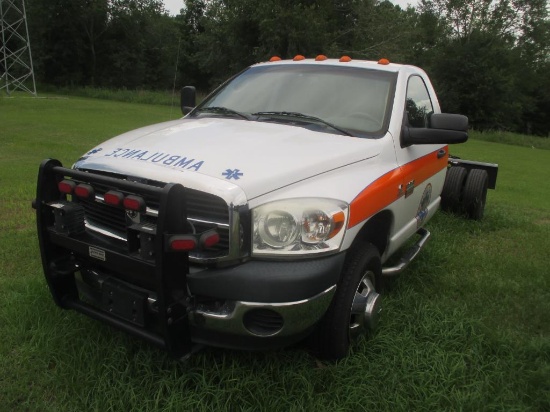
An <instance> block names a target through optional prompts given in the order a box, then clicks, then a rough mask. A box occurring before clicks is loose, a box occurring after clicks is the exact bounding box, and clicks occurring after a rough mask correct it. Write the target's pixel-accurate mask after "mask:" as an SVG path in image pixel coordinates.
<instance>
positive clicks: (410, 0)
mask: <svg viewBox="0 0 550 412" xmlns="http://www.w3.org/2000/svg"><path fill="white" fill-rule="evenodd" d="M163 1H164V7H165V8H166V10H168V11H169V12H170V14H171V15H173V16H175V15H176V14H179V12H180V9H182V8H183V0H163ZM390 1H391V2H392V3H394V4H399V5H400V6H401V8H403V9H404V8H406V7H407V4H411V5H413V6H414V5H416V4H417V3H418V0H390Z"/></svg>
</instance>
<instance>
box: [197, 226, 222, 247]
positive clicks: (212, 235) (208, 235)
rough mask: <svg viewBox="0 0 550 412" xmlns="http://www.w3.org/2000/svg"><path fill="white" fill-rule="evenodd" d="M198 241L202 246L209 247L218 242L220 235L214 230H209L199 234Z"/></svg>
mask: <svg viewBox="0 0 550 412" xmlns="http://www.w3.org/2000/svg"><path fill="white" fill-rule="evenodd" d="M199 242H200V245H201V247H202V248H209V247H212V246H214V245H217V244H218V243H219V242H220V235H219V233H218V232H216V231H215V230H209V231H208V232H205V233H203V234H202V235H201V237H200V239H199Z"/></svg>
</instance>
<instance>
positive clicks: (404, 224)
mask: <svg viewBox="0 0 550 412" xmlns="http://www.w3.org/2000/svg"><path fill="white" fill-rule="evenodd" d="M434 100H435V98H434ZM434 106H435V107H437V110H439V106H438V103H437V101H436V100H435V101H432V99H431V98H430V93H429V91H428V87H427V86H426V84H425V82H424V80H423V79H422V77H421V76H419V75H411V76H410V77H409V79H408V83H407V94H406V99H405V107H404V114H403V122H405V124H406V125H408V127H427V126H428V120H429V116H430V115H431V114H432V113H434ZM394 139H395V141H394V144H395V148H396V155H397V162H398V164H399V166H400V168H401V176H402V182H401V187H400V194H401V195H402V196H403V197H404V200H403V201H402V203H401V205H402V207H403V209H402V211H401V213H400V214H399V216H398V217H397V219H399V220H401V221H400V222H396V223H398V226H397V227H399V228H403V229H402V230H401V233H399V234H398V235H399V237H402V238H408V237H409V236H411V235H412V234H413V233H414V232H415V231H416V230H417V229H418V228H419V227H421V226H422V225H423V224H424V222H426V221H427V220H428V218H429V217H430V216H431V215H433V213H435V211H436V210H437V206H438V204H439V195H440V193H441V190H442V188H443V183H444V181H445V173H446V166H447V157H448V149H447V146H443V145H432V144H430V145H411V146H407V147H402V146H401V142H400V136H394Z"/></svg>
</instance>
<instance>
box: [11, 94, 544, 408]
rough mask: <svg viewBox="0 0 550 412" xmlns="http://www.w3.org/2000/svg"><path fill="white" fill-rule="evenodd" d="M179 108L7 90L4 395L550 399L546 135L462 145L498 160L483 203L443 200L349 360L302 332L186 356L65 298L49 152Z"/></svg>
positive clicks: (347, 404)
mask: <svg viewBox="0 0 550 412" xmlns="http://www.w3.org/2000/svg"><path fill="white" fill-rule="evenodd" d="M178 115H179V114H178V113H175V112H174V110H172V109H170V108H169V107H165V106H150V105H140V104H127V103H117V102H110V101H100V100H92V99H84V98H69V99H28V98H13V99H5V98H0V148H1V149H0V213H1V216H2V219H1V220H0V291H1V292H2V295H1V297H0V410H6V411H12V410H14V411H27V410H28V411H88V410H94V411H129V410H132V411H140V410H142V411H153V410H173V411H184V410H189V411H191V410H192V411H201V410H204V411H211V410H243V411H259V410H265V411H272V410H281V411H289V410H290V411H292V410H296V411H299V410H317V411H319V410H330V411H335V410H342V411H346V410H355V411H362V410H374V411H378V410H387V411H408V410H434V411H439V410H466V411H479V410H491V411H492V410H503V411H544V410H550V321H549V320H550V269H549V268H550V254H549V251H550V202H549V200H550V167H549V164H550V151H549V150H540V149H536V148H531V147H518V146H511V145H504V144H498V143H492V142H487V141H480V140H471V141H470V142H468V143H467V144H465V145H461V146H456V147H453V148H452V151H451V152H452V153H453V154H455V155H458V156H461V157H464V158H468V159H473V160H482V161H489V162H494V163H498V164H499V165H500V171H499V179H498V182H497V190H496V191H491V192H490V193H489V196H488V205H487V209H486V217H485V219H484V220H483V221H482V222H471V221H466V220H463V219H461V218H458V217H454V216H450V215H445V214H443V213H439V214H438V215H436V217H435V218H434V220H432V221H431V222H430V224H429V229H430V230H431V231H432V240H431V242H430V244H429V246H428V247H427V249H426V251H425V252H423V253H422V254H421V255H420V256H419V258H418V259H417V261H415V262H414V263H413V265H412V266H411V268H409V269H408V270H407V271H406V273H405V274H404V275H403V276H402V277H401V278H400V279H399V280H398V281H397V282H395V284H394V285H393V288H392V289H391V290H390V291H389V292H388V293H387V294H386V295H385V296H384V298H383V302H384V317H383V320H382V321H381V325H380V328H379V330H378V331H377V333H376V334H374V336H371V337H370V338H368V339H364V340H362V341H361V342H359V344H358V345H357V346H356V347H355V348H354V351H353V353H352V354H351V355H350V356H349V357H348V358H346V359H344V360H343V361H341V362H340V363H338V364H330V363H321V362H319V361H317V360H316V359H315V358H313V357H312V356H311V355H310V354H309V353H308V352H307V351H306V350H305V349H303V348H300V347H299V348H291V349H287V350H281V351H272V352H265V353H250V352H236V351H227V350H219V349H205V350H203V351H202V352H200V353H198V354H197V355H195V356H194V357H192V358H191V359H190V360H188V361H187V362H177V361H173V360H172V359H170V358H169V357H167V356H166V355H165V354H164V353H162V352H160V351H158V350H156V349H154V348H152V347H150V346H148V345H147V344H145V343H142V342H140V341H137V340H135V339H132V338H130V337H128V336H126V335H124V334H122V333H119V332H114V331H113V330H111V329H110V328H108V327H106V326H103V325H101V324H99V323H97V322H95V321H93V320H90V319H88V318H86V317H84V316H81V315H78V314H76V313H74V312H71V311H62V310H60V309H58V308H57V307H56V306H55V305H54V304H53V301H52V299H51V298H50V295H49V292H48V290H47V288H46V285H45V281H44V278H43V275H42V269H41V264H40V260H39V253H38V247H37V241H36V233H35V225H34V214H33V211H32V209H31V207H30V205H31V199H32V198H33V197H34V191H35V180H36V174H37V170H38V164H39V163H40V161H41V160H42V159H44V158H46V157H57V158H59V159H60V160H61V161H62V162H63V164H65V165H70V164H71V162H72V161H73V160H74V159H76V158H78V157H79V156H80V155H81V154H82V153H84V152H85V151H86V150H88V149H89V148H90V147H92V146H94V145H96V144H97V143H99V142H101V141H103V140H104V139H106V138H108V137H110V136H112V135H115V134H118V133H120V132H122V131H125V130H128V129H132V128H135V127H138V126H140V125H145V124H149V123H153V122H157V121H161V120H168V119H170V118H175V117H177V116H178ZM516 139H519V137H516Z"/></svg>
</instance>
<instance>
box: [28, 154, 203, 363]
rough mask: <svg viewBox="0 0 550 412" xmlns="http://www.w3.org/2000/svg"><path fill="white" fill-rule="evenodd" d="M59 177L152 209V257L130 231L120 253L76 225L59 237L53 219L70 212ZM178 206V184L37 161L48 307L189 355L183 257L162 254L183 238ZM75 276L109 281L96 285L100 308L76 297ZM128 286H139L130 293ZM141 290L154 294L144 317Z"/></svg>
mask: <svg viewBox="0 0 550 412" xmlns="http://www.w3.org/2000/svg"><path fill="white" fill-rule="evenodd" d="M66 178H70V179H73V180H74V181H77V182H82V183H85V184H88V185H91V186H92V187H93V186H94V185H95V184H99V185H107V186H109V187H110V188H113V189H115V190H119V191H121V192H124V193H127V194H134V195H139V196H143V197H144V198H146V199H150V200H153V201H155V202H158V205H159V214H158V215H159V217H158V221H157V227H156V234H155V235H154V236H152V237H149V238H150V239H153V240H152V242H151V243H150V244H149V245H148V247H149V248H150V250H151V256H149V257H144V256H143V254H141V253H140V252H139V249H138V247H139V242H140V240H139V238H140V236H139V232H138V231H136V232H132V233H130V232H131V230H130V228H129V229H128V232H129V236H134V237H135V238H136V240H135V241H134V242H130V239H129V241H128V242H127V244H128V245H127V246H125V247H124V245H118V247H115V248H113V247H111V246H112V245H111V244H110V243H107V242H106V241H104V243H103V245H104V247H102V244H101V243H98V237H97V236H94V235H93V234H91V233H88V232H87V231H86V230H83V227H84V222H83V221H82V222H78V225H77V226H79V227H81V228H82V229H80V230H79V229H76V230H72V229H69V230H60V224H59V222H56V218H57V217H56V214H58V213H61V214H63V213H64V212H63V211H62V210H63V209H64V208H65V209H66V213H67V214H71V207H67V206H68V205H69V206H70V204H71V203H72V202H69V201H67V195H65V194H63V193H61V192H60V191H59V188H58V183H59V182H60V181H62V180H64V179H66ZM185 204H186V203H185V189H184V187H183V186H182V185H181V184H173V183H170V184H167V185H166V186H164V187H163V188H159V187H155V186H149V185H145V184H142V183H137V182H131V181H127V180H121V179H116V178H112V177H107V176H103V175H99V174H94V173H88V172H82V171H78V170H72V169H67V168H64V167H62V164H61V162H59V161H58V160H54V159H48V160H45V161H43V162H42V164H41V165H40V169H39V173H38V185H37V193H36V200H35V201H34V202H33V206H34V207H35V208H36V212H37V213H36V216H37V218H36V221H37V229H38V238H39V244H40V254H41V258H42V265H43V268H44V274H45V277H46V281H47V284H48V286H49V289H50V292H51V294H52V296H53V299H54V301H55V303H56V304H57V305H58V306H60V307H61V308H64V309H74V310H76V311H78V312H81V313H83V314H85V315H87V316H89V317H91V318H94V319H96V320H99V321H101V322H103V323H106V324H108V325H110V326H113V327H115V328H117V329H120V330H122V331H125V332H127V333H130V334H132V335H135V336H138V337H140V338H142V339H145V340H146V341H148V342H150V343H152V344H154V345H156V346H159V347H160V348H163V349H165V350H166V351H168V352H169V353H170V354H171V355H172V356H174V357H176V358H181V357H184V356H187V355H189V354H190V353H192V351H193V350H194V347H193V343H192V342H191V333H190V327H189V320H188V318H189V316H188V315H189V311H190V308H191V306H192V301H191V297H190V295H189V292H188V288H187V275H188V273H189V255H188V252H181V251H178V252H174V251H171V250H169V247H168V244H169V239H170V237H171V236H173V235H185V234H186V233H188V225H187V220H186V219H187V217H186V216H187V215H186V211H185ZM77 209H78V208H77ZM60 210H61V211H60ZM65 217H66V216H65ZM65 217H64V218H65ZM79 219H82V220H83V219H84V217H83V214H82V217H80V216H79V214H78V213H76V217H75V218H74V219H73V220H76V221H78V220H79ZM69 220H70V219H69ZM136 242H137V246H136ZM121 243H124V242H121ZM132 244H133V246H132ZM132 248H133V250H132ZM82 270H92V271H96V270H97V271H98V272H100V273H102V274H105V275H107V277H108V279H110V281H109V282H106V283H103V284H102V293H103V295H104V296H103V301H104V306H103V307H98V306H97V305H91V304H90V303H89V302H87V301H86V299H85V298H84V299H82V298H81V294H80V293H79V290H78V287H77V279H76V276H77V273H78V272H79V271H82ZM128 278H130V279H128ZM133 284H135V285H139V286H140V287H139V288H134V287H132V285H133ZM144 290H146V291H148V292H149V291H150V292H152V293H154V295H155V297H156V305H155V311H150V310H147V305H148V303H149V302H148V294H147V293H145V292H144Z"/></svg>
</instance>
